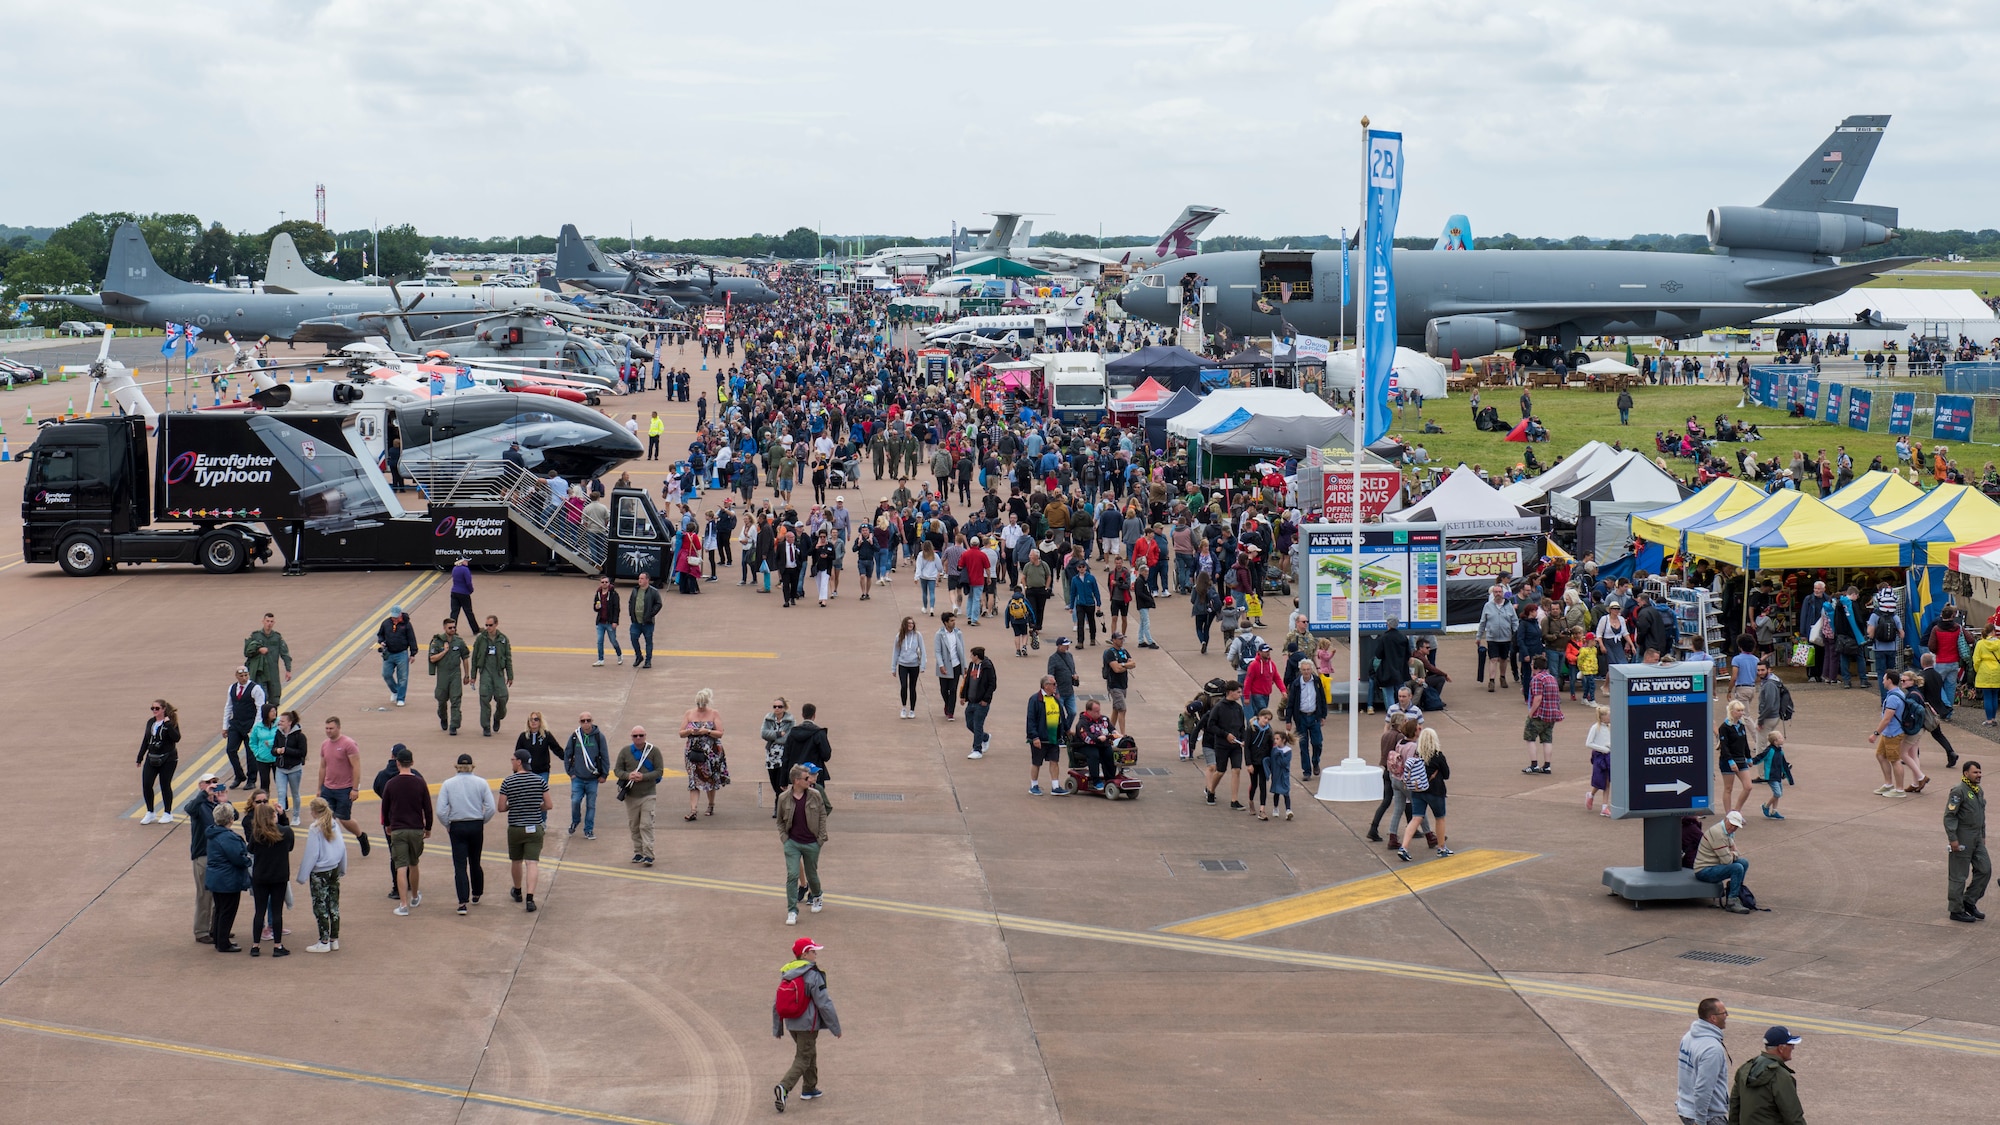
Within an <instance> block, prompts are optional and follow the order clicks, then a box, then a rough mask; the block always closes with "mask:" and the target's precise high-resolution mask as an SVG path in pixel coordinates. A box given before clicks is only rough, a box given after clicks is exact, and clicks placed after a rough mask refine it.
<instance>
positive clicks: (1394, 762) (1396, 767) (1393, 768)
mask: <svg viewBox="0 0 2000 1125" xmlns="http://www.w3.org/2000/svg"><path fill="white" fill-rule="evenodd" d="M1410 745H1412V744H1411V743H1408V742H1398V743H1396V745H1394V746H1391V747H1390V748H1389V764H1388V767H1387V768H1388V770H1389V776H1390V777H1394V778H1398V779H1400V778H1401V777H1402V776H1403V758H1404V753H1403V747H1405V746H1410Z"/></svg>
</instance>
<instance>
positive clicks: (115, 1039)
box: [0, 1016, 667, 1125]
mask: <svg viewBox="0 0 2000 1125" xmlns="http://www.w3.org/2000/svg"><path fill="white" fill-rule="evenodd" d="M0 1028H11V1029H13V1030H15V1031H27V1032H33V1033H34V1034H37V1035H48V1036H54V1037H56V1038H59V1039H71V1040H78V1041H82V1042H86V1043H102V1044H105V1045H108V1046H113V1047H137V1048H141V1049H144V1050H148V1051H163V1052H165V1053H167V1054H170V1055H179V1056H181V1057H182V1058H194V1059H208V1060H210V1061H213V1062H223V1063H235V1064H237V1065H240V1066H253V1067H257V1068H259V1069H261V1070H275V1071H281V1072H286V1073H290V1074H304V1075H308V1076H310V1077H313V1078H331V1079H336V1080H338V1081H342V1082H354V1083H358V1084H360V1085H363V1086H375V1087H378V1088H381V1089H386V1090H402V1091H405V1092H408V1093H413V1094H429V1095H431V1096H433V1097H439V1098H450V1099H451V1100H453V1101H460V1102H471V1103H474V1104H477V1105H492V1106H501V1107H504V1108H507V1109H521V1110H527V1111H529V1112H531V1113H546V1114H549V1115H551V1116H559V1117H572V1118H575V1119H577V1120H579V1121H605V1122H611V1123H613V1125H667V1123H665V1122H661V1121H655V1120H654V1119H652V1118H650V1117H627V1116H625V1115H624V1114H619V1113H602V1112H599V1111H597V1110H593V1109H581V1108H578V1107H576V1106H568V1105H557V1104H555V1103H553V1102H539V1101H534V1100H531V1099H528V1098H510V1097H507V1096H506V1095H504V1094H488V1093H484V1092H482V1091H479V1090H467V1089H463V1088H459V1087H454V1086H440V1085H438V1084H437V1083H434V1082H417V1081H413V1080H411V1079H408V1078H390V1077H387V1076H385V1075H380V1074H369V1073H367V1072H366V1071H360V1070H348V1069H345V1068H343V1067H334V1066H319V1065H317V1064H314V1063H304V1062H297V1061H294V1060H292V1059H282V1058H276V1057H274V1056H271V1055H252V1054H246V1053H244V1052H242V1051H226V1050H222V1049H220V1048H216V1047H197V1046H194V1045H192V1044H189V1043H173V1042H169V1041H167V1040H164V1039H147V1038H143V1037H141V1036H136V1035H114V1034H112V1033H110V1032H104V1031H90V1030H87V1029H85V1028H80V1027H64V1026H62V1025H60V1024H52V1023H39V1022H36V1021H34V1020H20V1019H10V1018H8V1017H5V1016H0Z"/></svg>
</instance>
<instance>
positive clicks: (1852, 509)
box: [1826, 469, 1924, 520]
mask: <svg viewBox="0 0 2000 1125" xmlns="http://www.w3.org/2000/svg"><path fill="white" fill-rule="evenodd" d="M1923 498H1924V494H1923V492H1922V490H1920V489H1919V488H1917V486H1916V485H1914V484H1911V483H1910V482H1909V481H1906V480H1904V479H1903V478H1902V477H1899V476H1897V475H1896V474H1894V473H1885V472H1883V471H1882V470H1880V469H1870V470H1868V471H1867V472H1865V473H1862V474H1861V475H1860V476H1858V477H1855V478H1854V480H1853V481H1852V482H1850V483H1849V484H1848V486H1847V487H1846V488H1843V489H1840V490H1839V491H1837V492H1835V493H1833V494H1832V495H1831V496H1828V497H1827V498H1826V506H1827V507H1829V508H1832V509H1833V510H1834V511H1836V512H1839V513H1840V514H1841V515H1843V516H1846V517H1847V518H1848V519H1851V520H1868V519H1872V518H1874V517H1876V516H1886V515H1889V514H1890V513H1892V512H1896V511H1900V510H1901V509H1903V508H1907V507H1909V506H1910V505H1912V504H1914V503H1916V502H1917V501H1919V500H1921V499H1923Z"/></svg>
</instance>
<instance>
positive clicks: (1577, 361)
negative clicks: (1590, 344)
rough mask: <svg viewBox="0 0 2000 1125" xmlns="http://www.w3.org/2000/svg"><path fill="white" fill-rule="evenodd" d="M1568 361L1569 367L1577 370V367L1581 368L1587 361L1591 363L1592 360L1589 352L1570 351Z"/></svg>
mask: <svg viewBox="0 0 2000 1125" xmlns="http://www.w3.org/2000/svg"><path fill="white" fill-rule="evenodd" d="M1568 362H1569V369H1570V370H1571V371H1575V370H1576V369H1577V368H1579V367H1582V366H1583V365H1584V364H1586V363H1589V362H1590V353H1589V352H1571V353H1569V360H1568Z"/></svg>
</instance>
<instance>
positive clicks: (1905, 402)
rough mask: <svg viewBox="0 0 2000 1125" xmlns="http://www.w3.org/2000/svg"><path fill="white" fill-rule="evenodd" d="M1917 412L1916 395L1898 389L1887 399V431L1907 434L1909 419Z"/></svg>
mask: <svg viewBox="0 0 2000 1125" xmlns="http://www.w3.org/2000/svg"><path fill="white" fill-rule="evenodd" d="M1916 413H1917V396H1916V395H1915V394H1913V393H1911V392H1909V391H1898V392H1896V394H1894V395H1893V396H1891V397H1890V399H1889V432H1890V433H1892V434H1907V433H1909V432H1910V419H1911V418H1914V417H1915V416H1916Z"/></svg>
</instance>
